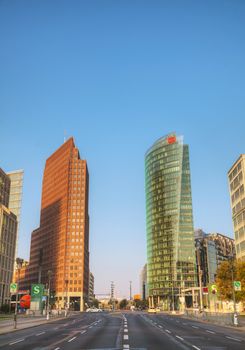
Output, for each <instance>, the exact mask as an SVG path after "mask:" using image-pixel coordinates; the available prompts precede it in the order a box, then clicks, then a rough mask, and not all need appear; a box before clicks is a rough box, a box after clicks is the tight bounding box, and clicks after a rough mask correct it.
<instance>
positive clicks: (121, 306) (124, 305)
mask: <svg viewBox="0 0 245 350" xmlns="http://www.w3.org/2000/svg"><path fill="white" fill-rule="evenodd" d="M127 304H128V301H127V299H122V300H121V301H120V303H119V307H120V309H126V306H127Z"/></svg>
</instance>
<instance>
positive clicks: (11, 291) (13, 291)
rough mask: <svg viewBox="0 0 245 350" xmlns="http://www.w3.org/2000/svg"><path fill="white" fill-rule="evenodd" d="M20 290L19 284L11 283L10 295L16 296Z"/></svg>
mask: <svg viewBox="0 0 245 350" xmlns="http://www.w3.org/2000/svg"><path fill="white" fill-rule="evenodd" d="M17 290H18V284H17V283H11V284H10V293H11V294H16V293H17Z"/></svg>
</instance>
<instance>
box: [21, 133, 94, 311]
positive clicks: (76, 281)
mask: <svg viewBox="0 0 245 350" xmlns="http://www.w3.org/2000/svg"><path fill="white" fill-rule="evenodd" d="M88 189H89V175H88V169H87V163H86V160H81V159H80V155H79V151H78V149H77V148H76V146H75V144H74V140H73V138H70V139H69V140H67V141H66V142H65V143H64V144H63V145H62V146H61V147H60V148H59V149H58V150H57V151H55V152H54V153H53V154H52V155H51V156H50V157H49V158H48V159H47V161H46V165H45V170H44V176H43V185H42V203H41V217H40V227H39V228H38V229H36V230H34V231H33V232H32V237H31V252H30V263H29V266H28V267H27V268H26V272H25V278H24V281H23V282H24V283H23V286H25V287H30V284H31V283H37V282H41V283H43V284H46V283H47V282H48V271H49V270H50V271H52V277H51V290H52V291H54V292H55V298H56V299H55V300H56V305H57V306H60V307H63V306H64V304H65V300H66V297H68V302H69V304H70V306H71V307H73V308H74V309H75V310H83V307H84V302H86V301H87V299H88V288H89V286H88V283H89V216H88Z"/></svg>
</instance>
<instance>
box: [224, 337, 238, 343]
mask: <svg viewBox="0 0 245 350" xmlns="http://www.w3.org/2000/svg"><path fill="white" fill-rule="evenodd" d="M226 338H227V339H231V340H235V341H239V342H241V340H240V339H237V338H232V337H228V336H226Z"/></svg>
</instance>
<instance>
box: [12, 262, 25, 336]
mask: <svg viewBox="0 0 245 350" xmlns="http://www.w3.org/2000/svg"><path fill="white" fill-rule="evenodd" d="M23 261H24V260H23V259H20V258H16V266H17V276H18V277H17V291H16V298H15V310H14V329H16V328H17V314H18V299H19V282H20V269H21V267H22V264H23Z"/></svg>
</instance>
